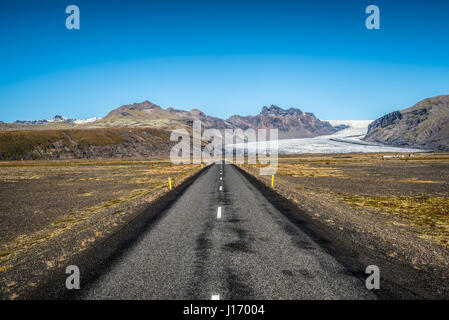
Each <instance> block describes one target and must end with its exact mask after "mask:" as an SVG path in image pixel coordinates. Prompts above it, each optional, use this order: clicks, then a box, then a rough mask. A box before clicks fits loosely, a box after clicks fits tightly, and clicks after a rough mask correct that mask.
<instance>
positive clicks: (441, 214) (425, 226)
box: [339, 195, 449, 246]
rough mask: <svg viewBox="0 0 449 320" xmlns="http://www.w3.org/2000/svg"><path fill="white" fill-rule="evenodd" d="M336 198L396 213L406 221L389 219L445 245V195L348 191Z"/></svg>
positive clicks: (448, 224)
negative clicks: (351, 192) (398, 194)
mask: <svg viewBox="0 0 449 320" xmlns="http://www.w3.org/2000/svg"><path fill="white" fill-rule="evenodd" d="M339 199H340V200H341V201H343V202H345V203H348V204H351V205H353V206H357V207H364V208H368V209H372V210H374V212H376V213H379V214H387V215H393V216H397V217H398V218H400V219H402V220H404V222H407V223H405V224H404V223H400V222H397V221H391V223H392V224H395V225H402V226H406V227H407V228H409V229H410V230H411V231H413V232H416V233H418V234H420V235H422V237H424V238H429V239H432V240H433V241H435V242H438V243H440V244H442V245H446V246H449V197H435V196H427V195H417V196H369V195H352V196H344V197H340V198H339Z"/></svg>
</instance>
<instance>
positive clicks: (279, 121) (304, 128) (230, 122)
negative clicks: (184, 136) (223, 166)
mask: <svg viewBox="0 0 449 320" xmlns="http://www.w3.org/2000/svg"><path fill="white" fill-rule="evenodd" d="M193 121H201V124H202V127H203V128H204V129H207V128H215V129H236V128H240V129H243V130H245V129H248V128H251V129H272V128H277V129H279V137H280V138H310V137H316V136H319V135H327V134H332V133H335V132H336V131H338V130H340V129H343V128H340V127H333V126H332V125H331V124H330V123H329V122H327V121H321V120H320V119H318V118H317V117H315V115H314V114H313V113H309V112H303V111H301V110H299V109H296V108H289V109H282V108H280V107H278V106H275V105H271V106H265V107H263V108H262V111H261V112H260V113H259V114H258V115H255V116H239V115H234V116H232V117H230V118H229V119H226V120H224V119H220V118H217V117H213V116H209V115H206V114H205V113H204V112H202V111H200V110H198V109H192V110H190V111H186V110H180V109H174V108H166V109H164V108H162V107H160V106H158V105H156V104H153V103H151V102H149V101H144V102H142V103H134V104H129V105H123V106H121V107H119V108H117V109H114V110H112V111H111V112H109V114H107V115H106V116H105V117H103V118H92V119H88V120H76V119H69V118H65V117H63V116H59V115H58V116H55V117H54V118H53V119H50V120H37V121H16V122H14V123H12V124H6V123H3V124H0V129H3V130H23V129H27V130H28V129H47V130H48V129H83V128H84V129H87V128H125V127H126V128H155V129H163V130H173V129H181V128H183V129H188V130H189V129H191V128H192V123H193Z"/></svg>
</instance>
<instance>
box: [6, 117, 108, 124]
mask: <svg viewBox="0 0 449 320" xmlns="http://www.w3.org/2000/svg"><path fill="white" fill-rule="evenodd" d="M100 119H101V118H98V117H93V118H89V119H72V118H66V117H64V116H61V115H55V116H54V117H53V118H51V119H43V120H31V121H28V120H17V121H15V122H14V123H17V124H46V123H57V122H65V123H74V124H83V123H90V122H94V121H97V120H100Z"/></svg>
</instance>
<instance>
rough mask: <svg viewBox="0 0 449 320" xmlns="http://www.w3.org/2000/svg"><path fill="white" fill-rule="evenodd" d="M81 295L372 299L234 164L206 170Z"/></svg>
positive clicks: (87, 296)
mask: <svg viewBox="0 0 449 320" xmlns="http://www.w3.org/2000/svg"><path fill="white" fill-rule="evenodd" d="M80 291H81V292H83V296H82V298H84V299H205V300H210V299H221V300H227V299H375V298H376V297H375V295H374V294H373V293H372V292H371V291H369V290H367V289H366V287H365V284H364V283H363V281H361V280H360V279H358V278H356V277H354V276H353V275H351V273H349V272H347V270H346V269H345V268H344V267H343V266H342V265H341V264H340V263H338V262H337V261H336V260H335V259H334V258H333V257H332V256H331V255H329V254H328V253H326V252H325V251H324V250H323V249H321V248H320V246H319V245H318V244H316V243H315V242H314V241H313V240H312V239H311V238H310V237H309V236H308V235H306V234H305V233H304V232H303V231H301V230H300V229H299V228H298V227H296V226H295V225H294V224H292V223H291V222H290V221H288V220H287V219H286V218H285V217H284V216H283V215H282V214H281V213H280V212H279V211H278V210H276V208H275V207H273V205H271V204H270V202H269V201H268V200H267V199H266V198H265V197H264V196H263V195H262V194H261V193H260V192H259V191H258V190H257V189H256V188H255V187H254V186H253V185H252V184H251V183H250V182H249V181H248V180H247V179H246V178H245V177H244V176H243V175H242V174H241V173H240V172H239V171H238V170H237V169H236V168H235V167H234V166H233V165H222V164H215V165H212V166H211V167H210V168H209V169H207V170H206V171H204V172H203V173H202V174H201V175H200V176H199V177H198V178H197V179H196V180H195V181H194V182H193V183H192V184H191V185H190V186H189V187H188V188H187V189H186V190H185V192H183V193H182V194H181V195H180V196H179V197H178V199H177V200H176V201H175V202H174V203H173V205H172V206H170V208H168V209H166V212H164V213H163V215H162V217H161V218H160V219H158V220H157V222H155V225H153V226H152V227H151V228H150V229H149V230H148V231H146V232H145V233H144V234H143V235H142V236H141V237H140V238H139V239H138V240H137V241H136V242H135V243H134V244H133V245H132V246H131V247H130V248H128V250H127V251H126V252H125V253H124V254H122V255H121V256H120V257H119V258H118V259H116V261H114V262H113V263H112V264H111V265H110V266H109V267H108V268H107V269H106V270H105V271H104V272H103V274H102V275H101V276H100V277H99V278H97V279H96V280H95V281H94V282H92V283H91V284H90V285H89V286H88V288H81V290H80Z"/></svg>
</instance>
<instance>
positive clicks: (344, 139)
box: [225, 120, 423, 154]
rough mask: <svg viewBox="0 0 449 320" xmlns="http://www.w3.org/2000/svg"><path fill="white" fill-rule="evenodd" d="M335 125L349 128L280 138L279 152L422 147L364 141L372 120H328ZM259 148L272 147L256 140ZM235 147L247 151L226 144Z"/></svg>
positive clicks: (241, 150) (241, 149) (239, 151)
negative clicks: (311, 135)
mask: <svg viewBox="0 0 449 320" xmlns="http://www.w3.org/2000/svg"><path fill="white" fill-rule="evenodd" d="M327 121H329V122H330V124H332V125H333V126H337V125H341V124H344V125H347V126H348V128H346V129H343V130H340V131H338V132H336V133H334V134H331V135H326V136H318V137H315V138H302V139H281V140H278V152H279V153H280V154H302V153H322V154H328V153H375V152H419V151H423V150H420V149H411V148H399V147H392V146H387V145H382V144H379V143H371V142H365V141H363V140H362V139H363V137H364V136H365V134H366V132H367V130H368V125H369V124H370V123H371V122H372V120H327ZM257 143H258V146H259V149H260V148H261V147H262V148H270V144H272V143H270V142H269V141H268V142H266V143H265V142H261V141H259V142H254V143H253V144H257ZM232 147H235V150H236V153H237V154H242V153H244V152H245V151H244V150H245V144H243V143H236V144H235V145H233V146H226V147H225V148H226V149H229V148H232ZM256 147H257V145H251V143H250V144H249V149H250V150H255V148H256Z"/></svg>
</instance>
